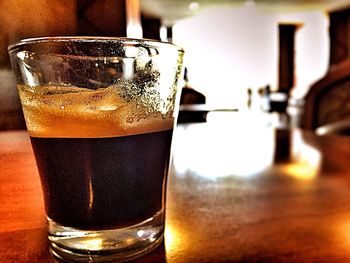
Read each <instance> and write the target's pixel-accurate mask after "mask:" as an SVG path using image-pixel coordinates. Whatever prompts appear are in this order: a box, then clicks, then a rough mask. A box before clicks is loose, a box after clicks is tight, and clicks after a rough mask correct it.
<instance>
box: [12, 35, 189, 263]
mask: <svg viewBox="0 0 350 263" xmlns="http://www.w3.org/2000/svg"><path fill="white" fill-rule="evenodd" d="M183 53H184V52H183V50H182V49H180V48H178V47H176V46H175V45H172V44H169V43H162V42H156V41H150V40H140V39H138V40H136V39H126V38H95V37H50V38H35V39H27V40H22V41H21V42H19V43H17V44H15V45H12V46H10V47H9V54H10V58H11V63H12V68H13V70H14V72H15V74H16V77H17V83H18V86H17V87H18V91H19V95H20V100H21V104H22V108H23V112H24V116H25V120H26V125H27V130H28V133H29V135H30V139H31V143H32V147H33V151H34V155H35V158H36V163H37V167H38V170H39V175H40V179H41V184H42V188H43V194H44V202H45V209H46V214H47V220H48V232H49V240H50V245H51V248H50V249H51V252H52V254H53V255H54V256H56V257H58V258H61V259H64V260H67V261H75V262H79V261H80V262H86V261H89V262H90V261H93V262H102V261H114V260H130V259H133V258H135V257H138V256H141V255H143V254H145V253H147V252H148V251H150V250H152V249H153V248H155V247H156V246H157V245H158V244H160V243H161V242H162V239H163V232H164V216H165V195H166V181H167V173H168V167H169V161H170V153H171V141H172V133H173V127H174V125H175V119H176V115H177V110H178V101H179V93H180V92H178V82H179V80H180V79H181V72H182V60H183Z"/></svg>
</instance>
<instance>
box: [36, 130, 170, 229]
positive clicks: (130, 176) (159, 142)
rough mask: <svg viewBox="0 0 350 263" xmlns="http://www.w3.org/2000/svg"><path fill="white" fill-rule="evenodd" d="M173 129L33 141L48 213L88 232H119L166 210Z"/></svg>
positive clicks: (63, 222) (55, 218)
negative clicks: (116, 230)
mask: <svg viewBox="0 0 350 263" xmlns="http://www.w3.org/2000/svg"><path fill="white" fill-rule="evenodd" d="M171 137H172V130H167V131H162V132H155V133H148V134H141V135H131V136H124V137H113V138H35V137H31V142H32V146H33V149H34V154H35V157H36V162H37V165H38V169H39V173H40V177H41V182H42V185H43V190H44V197H45V198H44V199H45V207H46V213H47V215H48V217H49V218H51V219H52V220H53V221H55V222H56V223H59V224H61V225H64V226H69V227H74V228H78V229H86V230H93V229H94V230H98V229H108V228H118V227H124V226H127V225H132V224H135V223H138V222H141V221H143V220H145V219H148V218H150V217H152V216H153V215H154V214H155V213H156V212H158V211H160V210H162V209H163V204H164V199H163V192H164V191H165V189H164V186H165V180H166V174H167V170H168V164H169V155H170V145H171Z"/></svg>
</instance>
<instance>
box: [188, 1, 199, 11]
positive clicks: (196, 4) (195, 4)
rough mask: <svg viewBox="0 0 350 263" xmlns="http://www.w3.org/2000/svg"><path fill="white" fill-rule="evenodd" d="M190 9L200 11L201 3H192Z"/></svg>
mask: <svg viewBox="0 0 350 263" xmlns="http://www.w3.org/2000/svg"><path fill="white" fill-rule="evenodd" d="M188 9H190V10H192V11H195V10H198V9H199V3H198V2H192V3H190V4H189V5H188Z"/></svg>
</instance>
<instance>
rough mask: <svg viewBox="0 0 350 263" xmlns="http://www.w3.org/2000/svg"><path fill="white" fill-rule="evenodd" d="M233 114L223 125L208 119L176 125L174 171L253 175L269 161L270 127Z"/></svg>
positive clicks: (214, 175) (207, 175) (216, 175)
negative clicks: (200, 123)
mask: <svg viewBox="0 0 350 263" xmlns="http://www.w3.org/2000/svg"><path fill="white" fill-rule="evenodd" d="M235 115H236V117H234V116H232V119H231V120H228V119H226V121H227V123H229V124H227V127H226V126H225V127H222V125H216V124H215V122H213V123H209V122H208V125H207V127H206V128H205V129H203V127H199V126H189V127H182V126H179V127H178V128H177V130H176V133H175V144H174V145H175V154H174V164H175V167H176V169H177V174H178V175H182V174H183V175H186V173H187V172H190V173H191V174H197V175H200V176H202V177H205V178H207V179H213V180H215V179H216V178H220V177H225V176H232V175H234V176H254V175H256V174H258V172H259V171H261V170H263V169H264V168H266V167H268V166H269V165H270V164H271V163H272V161H273V151H274V149H273V145H274V133H273V130H272V129H270V128H264V127H259V128H258V129H256V126H255V125H258V124H256V122H254V118H253V116H248V115H245V114H244V113H240V114H235ZM259 116H260V115H259ZM259 116H256V117H257V118H258V117H259ZM234 118H241V120H237V119H234ZM250 118H251V119H250ZM237 123H238V125H236V124H237ZM242 123H243V125H242ZM249 125H251V126H250V127H248V126H249ZM218 129H219V130H218ZM213 135H215V136H213ZM208 138H210V139H208ZM203 145H205V148H204V147H203ZM186 146H187V147H186Z"/></svg>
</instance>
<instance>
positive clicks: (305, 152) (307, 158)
mask: <svg viewBox="0 0 350 263" xmlns="http://www.w3.org/2000/svg"><path fill="white" fill-rule="evenodd" d="M292 140H293V146H294V147H293V153H292V155H293V162H292V163H289V164H287V165H285V166H282V169H283V171H284V172H285V173H286V174H287V175H290V176H292V177H295V178H297V179H302V180H311V179H313V178H315V177H316V176H317V174H318V172H319V169H320V165H321V160H322V156H321V153H320V152H319V151H318V150H317V149H315V148H314V147H312V146H310V145H308V144H307V143H306V142H305V141H304V140H303V138H302V135H301V132H300V131H299V132H295V133H293V138H292Z"/></svg>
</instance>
